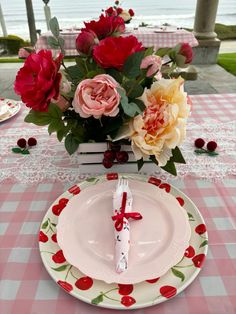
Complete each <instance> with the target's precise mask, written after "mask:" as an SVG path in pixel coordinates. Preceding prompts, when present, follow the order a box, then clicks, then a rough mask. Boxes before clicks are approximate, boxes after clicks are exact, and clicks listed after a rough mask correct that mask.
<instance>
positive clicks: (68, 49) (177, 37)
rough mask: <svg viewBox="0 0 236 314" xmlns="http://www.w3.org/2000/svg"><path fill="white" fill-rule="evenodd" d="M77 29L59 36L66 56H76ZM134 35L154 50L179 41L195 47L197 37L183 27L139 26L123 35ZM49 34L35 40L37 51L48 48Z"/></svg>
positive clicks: (172, 45)
mask: <svg viewBox="0 0 236 314" xmlns="http://www.w3.org/2000/svg"><path fill="white" fill-rule="evenodd" d="M78 34H79V32H78V31H71V32H69V31H68V32H65V33H63V32H62V33H61V37H62V38H63V39H64V41H65V46H64V48H65V53H66V56H76V55H78V51H77V50H76V48H75V41H76V38H77V36H78ZM129 35H134V36H136V37H137V38H138V40H139V41H141V42H142V43H143V46H144V47H154V49H155V50H157V49H158V48H163V47H174V46H176V45H177V44H179V43H189V44H190V46H192V47H195V46H197V45H198V41H197V39H196V38H195V37H194V35H193V33H191V32H188V31H186V30H184V29H176V30H174V31H172V30H170V31H168V28H167V30H166V31H163V30H161V29H155V28H146V27H140V28H139V29H137V30H132V31H127V33H125V36H129ZM48 36H51V33H50V32H48V33H46V34H44V35H43V36H41V37H40V38H39V39H38V41H37V42H36V45H35V49H36V51H39V50H41V49H49V48H50V47H49V46H48V44H47V37H48Z"/></svg>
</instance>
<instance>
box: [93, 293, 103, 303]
mask: <svg viewBox="0 0 236 314" xmlns="http://www.w3.org/2000/svg"><path fill="white" fill-rule="evenodd" d="M102 301H103V294H99V296H97V297H96V298H94V299H92V300H91V303H92V304H94V305H98V304H99V303H101V302H102Z"/></svg>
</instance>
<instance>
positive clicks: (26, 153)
mask: <svg viewBox="0 0 236 314" xmlns="http://www.w3.org/2000/svg"><path fill="white" fill-rule="evenodd" d="M21 154H22V155H29V154H30V152H29V150H28V149H24V150H22V151H21Z"/></svg>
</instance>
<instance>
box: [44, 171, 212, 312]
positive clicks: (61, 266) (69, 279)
mask: <svg viewBox="0 0 236 314" xmlns="http://www.w3.org/2000/svg"><path fill="white" fill-rule="evenodd" d="M120 176H122V177H126V178H128V179H130V180H138V181H142V182H148V183H149V184H153V185H154V186H155V187H156V188H157V189H163V190H164V191H165V192H166V193H171V194H172V195H173V196H174V197H176V199H177V200H178V202H179V203H180V205H181V206H182V207H183V208H184V209H185V210H186V211H187V214H188V217H189V224H190V227H191V238H190V243H189V247H188V248H186V251H185V253H184V256H183V258H182V259H181V261H180V262H179V263H178V264H176V265H174V266H173V267H171V268H170V269H169V270H168V271H167V272H166V273H165V274H164V275H162V276H161V277H160V278H149V279H147V280H145V281H142V282H140V283H137V284H107V283H105V282H104V281H100V280H95V279H93V278H91V277H88V276H86V275H85V274H83V273H82V272H80V271H79V270H78V269H77V268H75V267H74V266H72V265H70V264H69V263H68V262H67V261H66V259H65V257H64V254H63V251H62V250H61V249H60V247H59V246H58V243H57V237H56V227H57V223H58V216H59V215H60V213H61V212H62V211H63V209H64V208H65V207H66V206H67V203H68V201H69V199H71V198H72V197H74V196H75V195H77V194H79V193H80V191H81V190H83V189H86V188H87V187H89V186H91V185H95V184H100V183H103V182H105V181H107V180H117V179H118V177H120ZM207 247H208V236H207V231H206V226H205V223H204V220H203V218H202V216H201V214H200V212H199V211H198V209H197V207H196V206H195V205H194V204H193V202H192V201H191V200H190V199H189V198H188V197H187V196H186V195H185V194H184V193H182V192H181V191H179V190H178V189H176V188H174V187H173V186H171V185H169V184H168V183H165V182H162V181H161V180H159V179H157V178H155V177H146V176H141V175H136V174H122V175H121V174H119V175H118V174H116V173H113V174H106V175H103V176H98V177H94V178H88V179H87V180H85V181H83V182H81V183H79V184H78V185H74V186H73V187H71V188H70V189H69V190H68V191H66V192H65V193H63V194H62V195H61V196H60V197H59V198H58V199H57V200H56V201H55V202H54V203H53V204H52V206H51V207H50V208H49V210H48V211H47V213H46V215H45V217H44V219H43V221H42V224H41V227H40V232H39V249H40V254H41V257H42V260H43V263H44V266H45V268H46V269H47V271H48V273H49V274H50V275H51V277H52V278H53V279H54V280H55V281H56V282H57V284H58V285H60V286H61V287H62V288H63V289H64V290H65V291H67V292H68V293H70V294H71V295H73V296H74V297H76V298H78V299H80V300H82V301H84V302H87V303H90V304H94V305H97V306H101V307H106V308H113V309H127V308H130V309H136V308H143V307H147V306H152V305H155V304H158V303H161V302H164V301H166V300H168V299H169V298H172V297H174V296H175V295H177V294H178V293H180V292H181V291H183V290H184V289H185V288H186V287H187V286H188V285H189V284H190V283H191V282H192V281H193V280H194V279H195V277H196V276H197V275H198V273H199V271H200V269H201V267H202V264H203V262H204V259H205V256H206V253H207Z"/></svg>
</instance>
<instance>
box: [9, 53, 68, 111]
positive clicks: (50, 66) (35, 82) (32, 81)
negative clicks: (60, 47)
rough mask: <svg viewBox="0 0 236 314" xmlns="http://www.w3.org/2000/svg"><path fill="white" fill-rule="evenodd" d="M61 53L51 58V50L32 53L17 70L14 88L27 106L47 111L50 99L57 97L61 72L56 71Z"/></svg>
mask: <svg viewBox="0 0 236 314" xmlns="http://www.w3.org/2000/svg"><path fill="white" fill-rule="evenodd" d="M62 58H63V55H62V54H60V55H59V56H58V57H57V59H55V60H53V58H52V52H51V51H47V50H41V51H39V52H38V53H32V54H31V55H29V57H28V58H27V59H26V60H25V63H24V66H23V67H22V68H21V69H20V70H19V71H18V73H17V76H16V80H15V85H14V90H15V92H16V94H18V95H20V96H21V99H22V101H23V102H24V103H25V104H26V106H27V107H30V108H32V109H33V110H36V111H47V110H48V105H49V104H50V102H51V99H52V98H53V99H56V100H57V99H58V96H59V87H60V82H61V77H62V75H61V73H58V71H59V68H60V64H61V60H62Z"/></svg>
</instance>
